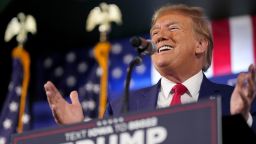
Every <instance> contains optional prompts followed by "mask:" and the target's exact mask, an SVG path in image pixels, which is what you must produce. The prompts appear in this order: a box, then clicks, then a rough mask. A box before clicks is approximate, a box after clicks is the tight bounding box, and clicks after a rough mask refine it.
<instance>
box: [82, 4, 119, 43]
mask: <svg viewBox="0 0 256 144" xmlns="http://www.w3.org/2000/svg"><path fill="white" fill-rule="evenodd" d="M111 22H115V23H117V24H119V25H120V24H122V14H121V11H120V9H119V8H118V7H117V5H115V4H106V3H105V2H103V3H100V5H99V6H98V7H95V8H93V9H92V10H91V11H90V13H89V15H88V18H87V22H86V30H87V31H92V30H93V29H94V28H95V27H96V26H97V25H99V31H100V41H106V40H107V33H108V32H110V31H111Z"/></svg>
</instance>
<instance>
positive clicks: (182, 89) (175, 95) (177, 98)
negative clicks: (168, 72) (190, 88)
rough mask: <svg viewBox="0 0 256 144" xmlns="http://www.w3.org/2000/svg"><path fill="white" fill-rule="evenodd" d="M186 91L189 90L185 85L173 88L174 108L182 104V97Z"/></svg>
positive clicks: (177, 85) (179, 84)
mask: <svg viewBox="0 0 256 144" xmlns="http://www.w3.org/2000/svg"><path fill="white" fill-rule="evenodd" d="M186 91H187V88H186V87H185V86H184V85H183V84H181V83H177V84H176V85H175V86H174V87H173V88H172V92H173V97H172V101H171V103H170V105H171V106H173V105H177V104H181V101H180V97H181V96H182V95H183V94H184V93H185V92H186Z"/></svg>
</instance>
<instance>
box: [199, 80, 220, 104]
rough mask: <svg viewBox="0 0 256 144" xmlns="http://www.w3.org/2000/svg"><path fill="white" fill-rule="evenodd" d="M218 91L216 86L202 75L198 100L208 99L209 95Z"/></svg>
mask: <svg viewBox="0 0 256 144" xmlns="http://www.w3.org/2000/svg"><path fill="white" fill-rule="evenodd" d="M218 93H219V90H218V88H217V87H216V86H215V85H214V83H212V82H211V81H209V80H208V79H207V78H206V76H205V75H204V76H203V81H202V84H201V87H200V90H199V98H198V100H204V99H209V98H211V97H215V96H217V94H218Z"/></svg>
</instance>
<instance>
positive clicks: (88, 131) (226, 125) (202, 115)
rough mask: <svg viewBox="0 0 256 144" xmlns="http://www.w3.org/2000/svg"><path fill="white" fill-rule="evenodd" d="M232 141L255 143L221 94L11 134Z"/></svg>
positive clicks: (112, 141)
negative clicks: (226, 110)
mask: <svg viewBox="0 0 256 144" xmlns="http://www.w3.org/2000/svg"><path fill="white" fill-rule="evenodd" d="M234 136H235V137H234ZM234 140H235V141H234ZM231 142H235V143H238V142H239V143H241V144H244V143H246V144H250V143H254V144H255V135H254V133H253V132H252V131H251V129H250V128H249V127H248V125H247V124H246V123H245V121H244V120H243V119H242V117H241V116H239V115H237V116H230V117H223V118H222V117H221V103H220V99H218V98H217V99H213V100H207V101H201V102H197V103H191V104H185V105H179V106H175V107H171V108H164V109H157V110H155V111H145V112H139V113H128V114H125V115H121V116H119V117H109V118H106V119H95V120H91V121H89V122H83V123H78V124H72V125H65V126H57V127H55V128H47V129H41V130H34V131H29V132H24V133H22V134H16V135H13V136H12V144H46V143H47V144H160V143H161V144H170V143H172V144H222V143H224V144H230V143H231Z"/></svg>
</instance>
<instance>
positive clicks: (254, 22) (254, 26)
mask: <svg viewBox="0 0 256 144" xmlns="http://www.w3.org/2000/svg"><path fill="white" fill-rule="evenodd" d="M252 29H253V38H252V39H253V50H254V63H256V16H253V17H252Z"/></svg>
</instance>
